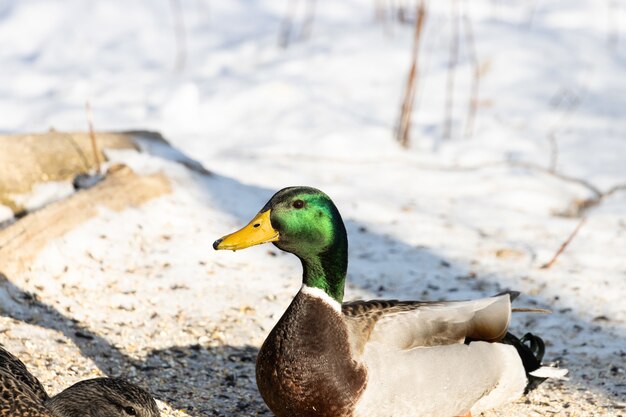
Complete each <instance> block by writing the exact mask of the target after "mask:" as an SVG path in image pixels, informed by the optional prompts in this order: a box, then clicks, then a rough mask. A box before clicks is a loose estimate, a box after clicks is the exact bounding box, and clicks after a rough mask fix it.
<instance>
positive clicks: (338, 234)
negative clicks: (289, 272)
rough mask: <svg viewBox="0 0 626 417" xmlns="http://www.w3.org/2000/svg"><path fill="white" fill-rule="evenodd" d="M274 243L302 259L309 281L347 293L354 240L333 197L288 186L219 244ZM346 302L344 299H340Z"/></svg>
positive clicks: (239, 246)
mask: <svg viewBox="0 0 626 417" xmlns="http://www.w3.org/2000/svg"><path fill="white" fill-rule="evenodd" d="M267 242H273V243H274V245H276V246H277V247H278V248H280V249H282V250H284V251H286V252H290V253H293V254H294V255H296V256H298V258H300V259H301V260H302V264H303V267H304V283H305V284H306V285H308V286H314V287H317V288H321V289H323V290H325V291H326V292H327V293H328V294H329V295H331V296H332V297H334V298H336V299H337V298H342V297H343V286H344V281H345V274H346V269H347V249H348V242H347V236H346V229H345V227H344V224H343V221H342V219H341V215H340V214H339V211H338V210H337V207H335V204H334V203H333V202H332V200H331V199H330V198H329V197H328V196H327V195H326V194H324V193H323V192H321V191H320V190H317V189H315V188H311V187H289V188H283V189H282V190H280V191H279V192H277V193H276V194H274V196H273V197H272V198H271V199H270V200H269V201H268V202H267V204H265V206H264V207H263V208H262V209H261V211H260V212H259V213H258V214H257V215H256V217H255V218H254V219H252V221H250V223H248V224H247V225H246V226H245V227H243V228H242V229H241V230H238V231H236V232H235V233H232V234H230V235H227V236H224V237H223V238H221V239H218V240H216V241H215V243H213V248H214V249H216V250H221V249H226V250H239V249H245V248H248V247H250V246H254V245H259V244H261V243H267ZM339 301H341V300H339Z"/></svg>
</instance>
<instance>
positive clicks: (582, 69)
mask: <svg viewBox="0 0 626 417" xmlns="http://www.w3.org/2000/svg"><path fill="white" fill-rule="evenodd" d="M295 3H297V4H298V6H297V8H296V12H295V13H296V19H295V22H294V26H293V33H292V39H291V43H290V44H289V46H288V47H287V48H282V47H280V46H279V45H278V38H279V36H278V35H279V28H280V25H281V22H282V20H283V17H284V15H285V13H286V10H287V7H286V6H287V2H286V1H285V2H282V1H280V2H279V1H275V0H274V1H272V0H255V1H243V0H233V1H228V2H208V1H204V2H203V1H200V0H182V1H181V5H182V9H183V13H184V21H185V28H186V42H187V43H186V46H187V61H186V62H185V66H184V68H183V69H182V70H181V71H176V70H175V60H176V53H177V51H176V42H175V36H174V21H175V19H174V16H173V15H172V11H171V8H170V4H169V3H168V2H154V1H149V0H140V1H134V2H126V1H122V0H109V1H97V2H84V1H79V0H67V1H60V0H57V1H44V0H20V1H18V0H6V1H4V2H3V3H2V4H0V60H1V62H2V65H1V66H0V81H1V82H0V113H1V114H2V115H3V117H2V118H0V131H3V132H32V131H43V130H47V129H49V128H50V127H54V128H56V129H59V130H75V129H78V130H84V129H85V128H86V118H85V113H84V103H85V101H86V100H89V101H90V102H91V104H92V107H93V111H94V123H95V126H96V129H99V130H112V129H125V130H127V129H133V128H141V129H148V130H154V131H159V132H161V133H163V135H164V137H165V138H166V139H167V140H168V141H170V142H171V143H172V144H173V145H174V147H175V148H176V150H172V149H169V148H166V147H165V148H164V147H163V146H164V145H160V144H159V143H158V142H153V141H146V142H145V143H144V148H145V149H147V151H148V154H147V155H145V154H137V153H134V152H129V151H118V152H110V153H108V156H109V157H110V158H111V159H112V160H113V161H123V162H125V163H127V164H129V165H131V166H132V167H133V168H134V169H136V170H138V171H139V172H142V173H152V172H156V171H164V172H166V173H167V175H168V176H169V177H170V178H171V179H172V181H173V185H174V191H173V193H172V194H171V195H169V196H166V197H163V198H160V199H158V200H156V201H153V202H150V203H148V204H147V205H145V206H143V207H138V208H132V209H129V210H127V211H125V212H123V213H112V212H103V213H102V214H101V216H99V217H98V218H96V219H93V220H92V221H90V222H88V223H87V224H85V225H83V226H81V227H79V228H78V229H76V230H75V231H73V232H72V233H70V234H68V235H66V236H64V237H63V238H62V239H58V240H57V241H55V242H52V243H51V244H50V245H49V247H48V248H46V250H45V251H44V252H42V253H41V255H40V256H39V258H38V259H37V261H36V263H35V265H33V268H32V270H31V271H30V272H29V273H28V274H27V276H25V277H16V278H15V279H14V278H13V277H11V279H12V281H13V282H14V284H15V285H17V286H18V287H20V288H23V289H24V290H27V291H32V292H35V293H37V294H38V296H40V298H41V299H42V301H43V302H45V303H49V304H50V305H52V306H54V307H55V308H57V309H59V311H65V312H66V313H67V314H68V315H69V316H71V317H72V318H75V319H77V320H79V321H80V322H81V323H84V324H86V325H88V327H89V328H90V329H93V330H94V331H98V332H101V334H105V335H106V337H107V338H109V339H110V340H111V343H114V344H115V345H118V346H124V345H125V343H126V342H127V339H126V338H127V337H128V334H129V332H131V331H130V330H129V329H133V330H132V332H135V333H136V334H139V335H144V336H145V335H150V338H148V342H146V341H145V340H144V342H145V343H148V344H149V347H150V348H154V349H157V348H166V347H167V346H171V345H172V344H173V343H174V344H183V343H197V337H196V336H194V338H195V339H193V338H190V336H189V337H188V335H184V334H182V333H181V331H180V329H178V328H177V327H176V325H174V324H171V326H172V329H170V330H168V331H171V332H173V333H171V334H167V333H166V334H161V333H159V332H158V331H156V330H158V326H165V324H163V323H168V320H171V322H172V323H174V322H175V321H176V320H177V317H186V318H187V319H188V321H189V322H191V323H200V324H201V323H202V322H203V320H214V321H215V320H217V321H219V320H221V319H222V318H223V317H225V316H228V315H232V314H235V313H233V312H234V311H235V312H238V311H247V310H245V309H246V308H247V307H246V306H253V307H254V309H255V311H256V313H257V315H258V317H254V318H250V317H248V316H245V315H244V318H243V319H242V320H244V322H245V323H246V324H243V325H242V327H241V328H240V329H236V330H233V332H234V334H232V333H231V334H228V333H227V334H225V335H224V338H226V339H225V340H226V342H227V343H230V344H233V345H237V344H242V345H243V344H251V345H253V346H258V344H259V343H260V342H261V341H262V340H263V337H264V335H265V334H267V332H268V331H269V329H270V328H271V326H272V324H273V323H274V322H275V321H276V320H277V318H278V317H279V315H280V313H281V311H283V310H284V308H285V307H286V305H287V304H288V302H289V299H290V297H291V296H292V295H293V294H294V293H295V291H297V289H298V288H299V286H300V282H299V279H298V275H299V264H298V263H297V262H296V261H295V260H294V259H292V258H291V257H290V256H282V254H279V253H278V252H277V250H276V249H274V248H273V247H269V246H263V247H258V248H252V249H250V250H246V251H241V252H237V253H214V252H213V251H212V249H211V243H212V242H213V240H215V239H216V238H218V237H220V236H222V235H224V234H226V233H229V232H231V231H233V230H234V229H235V228H238V227H240V226H241V225H242V224H244V223H245V222H247V221H248V220H249V219H250V218H252V216H253V215H254V214H255V213H256V212H257V211H258V210H259V209H260V208H261V207H262V205H263V204H264V203H265V201H266V200H267V199H268V198H269V197H270V196H271V195H272V194H273V193H274V192H275V191H277V190H278V189H280V188H282V187H285V186H289V185H298V184H302V185H310V186H314V187H318V188H320V189H322V190H324V191H325V192H327V193H328V194H329V195H330V196H331V197H332V198H333V200H334V201H335V203H336V204H337V206H338V207H339V209H340V211H341V212H342V214H343V216H344V219H345V220H346V223H347V226H348V231H349V234H350V244H351V247H350V257H351V263H350V276H349V281H350V284H349V288H348V291H347V296H348V298H356V297H366V298H367V297H389V298H395V297H400V298H429V299H439V298H446V299H457V298H458V299H460V298H469V297H478V296H483V295H488V294H492V293H494V292H497V291H501V290H503V289H506V288H512V289H517V290H520V291H522V292H523V293H524V294H525V295H524V296H522V298H521V299H520V300H519V301H518V302H517V304H518V305H528V304H536V305H538V306H541V307H547V308H550V309H552V310H553V311H554V313H553V314H552V315H549V316H533V315H521V314H520V315H517V316H515V317H514V319H513V328H514V330H516V331H517V332H519V333H522V332H526V331H532V332H533V333H536V334H538V335H541V336H543V337H544V338H545V339H546V340H548V341H549V346H548V349H547V353H546V359H547V360H548V361H551V360H557V359H560V360H561V361H562V363H563V365H564V366H566V367H569V368H570V369H571V371H570V376H571V380H570V381H569V382H568V383H566V385H565V386H569V387H585V388H588V389H590V390H591V391H593V392H596V393H598V395H600V396H601V397H600V398H601V400H600V401H604V403H603V404H609V403H611V401H614V398H618V397H619V396H620V395H621V398H624V395H626V393H624V390H623V385H622V388H619V387H618V384H619V383H620V381H622V382H621V383H623V372H624V371H623V355H624V346H625V341H626V309H625V308H624V301H623V300H624V298H625V297H626V257H625V256H624V255H625V254H626V191H623V190H622V191H618V192H615V193H613V194H612V195H610V196H607V197H606V198H605V199H604V200H603V201H602V202H601V204H600V205H598V206H597V207H595V208H592V209H591V210H590V211H589V212H588V215H587V216H588V219H587V221H586V223H585V224H584V225H583V226H582V228H581V229H580V231H579V233H578V235H577V236H576V237H575V238H574V240H573V241H572V243H571V245H570V246H569V247H568V248H567V250H566V251H565V252H564V253H563V254H562V255H561V256H560V257H559V259H558V260H557V262H556V264H555V265H554V266H553V267H552V268H550V269H540V266H541V265H542V264H544V263H545V262H547V261H548V260H549V259H550V258H551V257H552V255H553V254H554V253H555V251H556V250H557V249H558V248H559V246H560V245H561V243H562V242H563V241H564V240H565V239H566V238H567V236H568V235H569V234H570V233H571V232H572V231H573V230H574V228H575V227H576V225H577V224H578V222H579V219H578V218H568V217H563V216H559V215H558V213H562V212H565V211H567V210H568V208H570V207H571V205H572V203H573V202H574V201H579V200H584V199H586V198H590V197H593V193H592V192H591V191H590V190H589V189H588V188H586V187H584V186H582V185H581V184H579V183H575V182H571V181H567V180H564V179H561V178H557V177H556V176H553V175H550V174H549V173H546V172H544V171H540V170H536V169H529V168H528V167H524V164H534V165H536V166H540V167H543V168H546V169H548V168H550V163H551V152H552V151H551V149H552V147H551V143H550V140H551V138H554V139H555V141H556V144H557V148H558V154H557V157H556V160H555V165H554V167H555V169H556V170H557V171H558V172H559V173H561V174H563V175H565V176H567V177H572V178H579V179H583V180H585V181H587V182H589V183H591V184H593V186H595V187H597V188H598V189H600V190H601V191H606V190H608V189H610V188H611V187H614V186H616V185H619V184H624V183H626V164H625V163H624V157H625V156H626V117H624V109H626V76H625V71H626V40H625V39H626V38H625V36H626V35H625V34H624V33H622V32H623V27H625V25H624V19H626V11H625V7H624V5H623V4H621V3H619V2H609V1H607V2H598V1H594V0H575V1H572V0H555V1H551V2H528V1H521V0H520V1H517V0H514V1H507V2H501V1H495V0H476V1H472V2H457V3H458V4H459V5H460V10H461V12H463V13H467V14H468V16H469V17H470V19H471V21H472V26H473V31H474V37H475V39H476V51H477V56H478V60H479V62H480V63H481V65H485V66H486V68H488V69H487V70H486V72H485V73H484V75H483V76H482V78H481V82H480V95H479V100H480V103H481V105H480V107H479V109H478V114H477V119H476V126H475V129H474V134H473V137H472V138H464V137H463V131H464V129H465V122H466V107H467V103H468V100H469V97H468V92H469V91H470V85H471V81H472V79H471V74H472V71H473V69H472V67H471V65H470V60H469V58H468V49H467V45H466V44H464V43H461V45H460V55H459V66H458V68H457V71H456V78H455V85H456V89H455V95H454V100H455V101H454V103H455V104H454V108H453V116H454V119H453V138H452V139H451V140H445V139H443V138H442V130H443V129H442V121H443V118H444V105H445V100H446V90H445V86H446V78H447V65H448V54H449V52H448V49H449V44H450V32H451V25H450V5H451V2H428V15H427V22H426V26H425V29H424V30H425V31H424V39H423V43H422V51H421V52H422V53H421V56H420V78H419V85H418V96H417V99H416V113H415V115H414V125H413V128H412V147H411V149H409V150H404V149H401V148H400V147H399V146H397V144H396V143H394V140H393V129H394V126H395V123H396V119H397V116H398V110H399V105H400V100H401V97H402V93H403V88H404V84H405V81H406V74H407V71H408V67H409V62H410V48H411V40H412V36H413V28H412V27H411V25H402V24H400V23H398V22H397V21H395V20H391V19H390V15H389V13H387V15H386V17H385V18H384V21H378V20H376V19H375V17H374V14H375V13H374V12H375V10H374V5H375V3H380V4H383V5H385V7H386V10H387V12H389V10H391V6H389V4H388V2H367V1H356V0H351V1H344V2H317V6H316V16H315V20H314V22H313V26H312V33H311V35H310V37H309V38H308V39H300V38H299V30H300V28H301V25H302V23H303V21H304V19H305V17H304V13H305V3H306V2H305V1H300V2H295ZM391 3H393V2H391ZM409 4H410V7H409V12H410V15H411V16H412V12H413V7H414V6H413V3H409ZM461 23H463V21H461ZM461 28H463V25H462V24H461ZM461 33H463V31H461ZM191 160H195V161H197V162H191ZM173 161H182V162H184V163H185V164H187V165H188V166H189V164H191V165H194V164H196V165H194V166H197V163H198V162H199V163H202V164H203V165H204V167H206V168H207V169H208V170H210V171H211V172H213V173H215V175H213V176H206V175H202V174H199V173H197V172H191V171H189V170H187V169H186V168H185V167H184V166H182V165H180V164H176V163H173ZM37 195H44V194H43V193H40V194H37ZM0 218H1V215H0ZM101 236H106V237H105V238H102V237H101ZM268 251H269V252H271V253H272V254H274V255H277V256H268ZM85 277H89V279H85ZM38 288H43V289H38ZM67 288H74V290H75V291H78V292H79V293H80V297H81V298H80V300H76V299H75V298H76V295H75V293H74V292H73V291H74V290H72V291H70V290H67ZM171 288H182V289H179V290H175V291H174V290H171ZM268 297H269V298H268ZM272 297H273V298H272ZM119 306H124V309H121V310H120V309H119V308H118V307H119ZM242 309H243V310H242ZM152 310H155V311H156V310H158V311H159V314H160V317H159V320H160V321H159V323H153V322H152V321H147V317H148V316H149V314H148V313H147V312H148V311H152ZM237 314H239V313H237ZM177 315H178V316H177ZM108 317H114V318H115V320H118V321H124V322H125V323H127V324H126V326H127V327H126V328H125V329H124V330H122V331H118V332H117V333H116V332H115V331H113V330H111V329H110V324H111V323H110V322H109V321H108V320H107V318H108ZM237 317H239V316H237ZM257 321H258V323H257ZM129 326H130V327H129ZM168 326H170V325H168ZM253 328H254V330H251V329H253ZM259 328H261V329H262V330H259ZM52 329H56V330H58V327H54V326H53V327H52ZM155 329H156V330H155ZM146 337H147V336H146ZM203 337H206V335H204V334H203ZM192 339H193V340H192ZM203 340H204V339H203ZM144 342H139V341H138V342H137V344H139V345H141V343H144ZM129 354H131V353H129ZM590 364H591V365H593V366H592V369H588V366H591V365H590ZM96 365H98V366H100V365H102V364H99V363H96ZM611 366H618V368H619V367H621V368H619V369H622V371H621V372H622V373H621V374H620V373H619V372H620V371H619V370H618V371H616V372H617V374H615V375H612V376H611V375H610V374H607V372H609V371H607V369H610V368H611ZM583 375H585V376H584V377H583ZM620 375H621V376H620ZM620 378H621V379H620ZM603 379H606V380H607V381H608V382H606V385H605V384H604V382H602V380H603ZM567 384H570V385H567ZM607 386H608V387H607ZM572 389H574V388H572ZM618 390H621V391H619V395H618V394H617V393H618ZM524 410H525V408H524V404H521V405H520V406H519V408H518V409H516V411H514V412H518V413H519V415H528V414H524ZM611 412H612V411H610V410H609V411H607V410H604V409H603V415H611V414H610V413H611ZM515 415H516V414H515Z"/></svg>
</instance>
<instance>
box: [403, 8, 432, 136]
mask: <svg viewBox="0 0 626 417" xmlns="http://www.w3.org/2000/svg"><path fill="white" fill-rule="evenodd" d="M425 18H426V6H425V4H424V0H421V1H420V2H419V4H418V6H417V16H416V18H415V32H414V36H413V49H412V51H411V69H410V70H409V76H408V78H407V82H406V87H405V89H404V100H403V101H402V107H401V110H400V118H399V121H398V125H397V130H396V140H397V141H398V142H400V145H402V146H403V147H405V148H408V147H409V142H410V136H409V133H410V128H411V116H412V113H413V103H414V102H415V91H416V89H417V80H418V79H419V72H418V57H419V47H420V40H421V38H422V31H423V29H424V19H425Z"/></svg>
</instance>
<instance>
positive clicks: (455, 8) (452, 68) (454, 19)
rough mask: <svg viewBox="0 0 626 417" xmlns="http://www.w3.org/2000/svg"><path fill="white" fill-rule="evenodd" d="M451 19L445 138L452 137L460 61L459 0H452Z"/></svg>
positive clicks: (443, 135) (444, 123)
mask: <svg viewBox="0 0 626 417" xmlns="http://www.w3.org/2000/svg"><path fill="white" fill-rule="evenodd" d="M450 6H451V9H450V19H451V23H452V39H451V41H450V56H449V59H448V77H447V81H446V102H445V110H444V120H443V134H442V137H443V139H451V138H452V111H453V107H454V76H455V73H456V67H457V64H458V61H459V5H458V0H450Z"/></svg>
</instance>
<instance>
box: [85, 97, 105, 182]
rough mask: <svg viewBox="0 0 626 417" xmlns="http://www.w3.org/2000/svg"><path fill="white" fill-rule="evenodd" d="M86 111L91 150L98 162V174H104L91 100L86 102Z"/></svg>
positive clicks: (95, 160)
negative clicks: (94, 127)
mask: <svg viewBox="0 0 626 417" xmlns="http://www.w3.org/2000/svg"><path fill="white" fill-rule="evenodd" d="M85 112H86V113H87V124H88V126H89V137H90V138H91V150H92V151H93V159H94V162H95V163H96V170H97V172H98V174H102V168H101V163H100V151H99V150H98V144H97V143H96V132H95V131H94V129H93V113H92V111H91V104H89V100H88V101H86V102H85Z"/></svg>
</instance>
